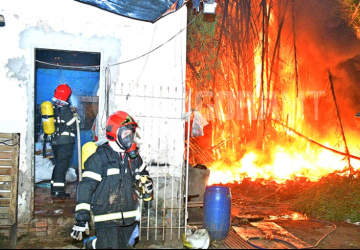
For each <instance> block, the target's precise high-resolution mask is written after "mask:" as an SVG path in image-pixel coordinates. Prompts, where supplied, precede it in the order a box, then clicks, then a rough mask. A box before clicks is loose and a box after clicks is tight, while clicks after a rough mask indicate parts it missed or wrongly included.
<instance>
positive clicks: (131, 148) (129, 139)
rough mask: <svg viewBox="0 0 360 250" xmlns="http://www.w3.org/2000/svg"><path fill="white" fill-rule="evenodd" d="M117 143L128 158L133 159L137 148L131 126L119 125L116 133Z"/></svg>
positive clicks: (133, 130)
mask: <svg viewBox="0 0 360 250" xmlns="http://www.w3.org/2000/svg"><path fill="white" fill-rule="evenodd" d="M116 142H117V144H118V145H119V147H120V148H121V149H123V150H125V152H126V153H128V154H129V156H130V158H132V159H134V158H136V156H137V149H136V143H135V129H134V128H133V127H132V126H131V127H128V126H124V127H120V128H119V131H118V135H117V140H116Z"/></svg>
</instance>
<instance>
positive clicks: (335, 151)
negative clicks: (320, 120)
mask: <svg viewBox="0 0 360 250" xmlns="http://www.w3.org/2000/svg"><path fill="white" fill-rule="evenodd" d="M272 121H273V122H275V123H277V124H280V125H281V126H283V127H284V128H286V129H288V130H290V131H291V132H293V133H294V134H296V135H297V136H299V137H301V138H304V139H306V140H308V141H309V142H311V143H314V144H316V145H318V146H319V147H322V148H324V149H327V150H329V151H331V152H333V153H335V154H339V155H343V156H346V157H348V158H352V159H355V160H358V161H360V157H358V156H354V155H350V154H349V153H343V152H340V151H338V150H335V149H332V148H329V147H326V146H325V145H322V144H320V143H318V142H316V141H314V140H312V139H310V138H309V137H307V136H305V135H303V134H300V133H299V132H297V131H296V130H294V129H292V128H290V127H288V126H286V125H285V124H282V123H281V122H279V121H276V120H272Z"/></svg>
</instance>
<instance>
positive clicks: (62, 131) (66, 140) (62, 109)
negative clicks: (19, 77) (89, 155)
mask: <svg viewBox="0 0 360 250" xmlns="http://www.w3.org/2000/svg"><path fill="white" fill-rule="evenodd" d="M71 92H72V91H71V88H70V87H69V86H68V85H67V84H60V85H59V86H58V87H57V88H56V89H55V92H54V97H53V98H52V101H53V104H54V107H53V108H54V121H55V132H54V133H53V134H52V135H51V139H50V140H51V148H52V151H53V153H54V165H55V167H54V169H53V173H52V177H51V196H52V197H53V198H67V197H70V194H68V193H65V175H66V172H67V170H68V169H69V167H70V160H71V157H72V155H73V149H74V144H75V134H76V118H75V117H74V114H73V112H72V111H71V109H70V104H69V102H68V100H69V97H70V95H71Z"/></svg>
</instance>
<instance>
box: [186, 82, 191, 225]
mask: <svg viewBox="0 0 360 250" xmlns="http://www.w3.org/2000/svg"><path fill="white" fill-rule="evenodd" d="M189 112H190V115H189V120H188V134H187V141H188V145H187V149H186V155H187V157H186V158H187V159H186V193H185V231H186V226H187V220H188V216H189V214H188V195H189V149H190V120H191V119H190V118H191V88H190V89H189Z"/></svg>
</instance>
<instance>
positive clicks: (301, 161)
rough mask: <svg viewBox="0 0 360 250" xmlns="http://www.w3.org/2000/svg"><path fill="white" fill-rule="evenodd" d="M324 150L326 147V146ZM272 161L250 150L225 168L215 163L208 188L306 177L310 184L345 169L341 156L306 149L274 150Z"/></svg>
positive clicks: (354, 165)
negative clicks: (247, 180) (260, 180)
mask: <svg viewBox="0 0 360 250" xmlns="http://www.w3.org/2000/svg"><path fill="white" fill-rule="evenodd" d="M326 146H329V145H328V144H326ZM271 155H272V157H265V158H264V153H263V152H256V150H253V151H251V152H249V153H246V154H245V155H244V157H243V158H242V159H241V160H239V161H236V162H234V163H232V164H231V165H228V164H226V163H224V162H223V161H216V162H214V163H213V164H212V165H211V166H210V167H209V169H210V177H209V182H208V185H213V184H227V183H241V182H242V180H244V179H245V178H250V179H251V180H253V181H254V180H256V179H264V180H273V181H275V182H277V183H279V184H281V183H284V182H285V181H286V180H291V179H294V178H295V177H306V178H308V179H309V180H310V181H313V182H314V181H318V180H319V179H320V178H321V177H324V176H326V175H328V174H330V173H333V172H335V171H340V170H343V169H345V168H346V167H347V161H346V160H344V157H343V156H341V155H336V154H334V153H332V152H330V151H328V150H326V149H321V150H320V151H319V152H315V151H314V150H310V147H309V145H308V148H307V150H306V151H304V152H300V151H298V152H294V151H293V149H291V148H288V149H287V148H285V147H282V146H276V147H275V148H274V149H273V150H272V152H271ZM351 164H352V166H353V167H354V169H359V168H360V163H359V162H358V161H353V162H351Z"/></svg>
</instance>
